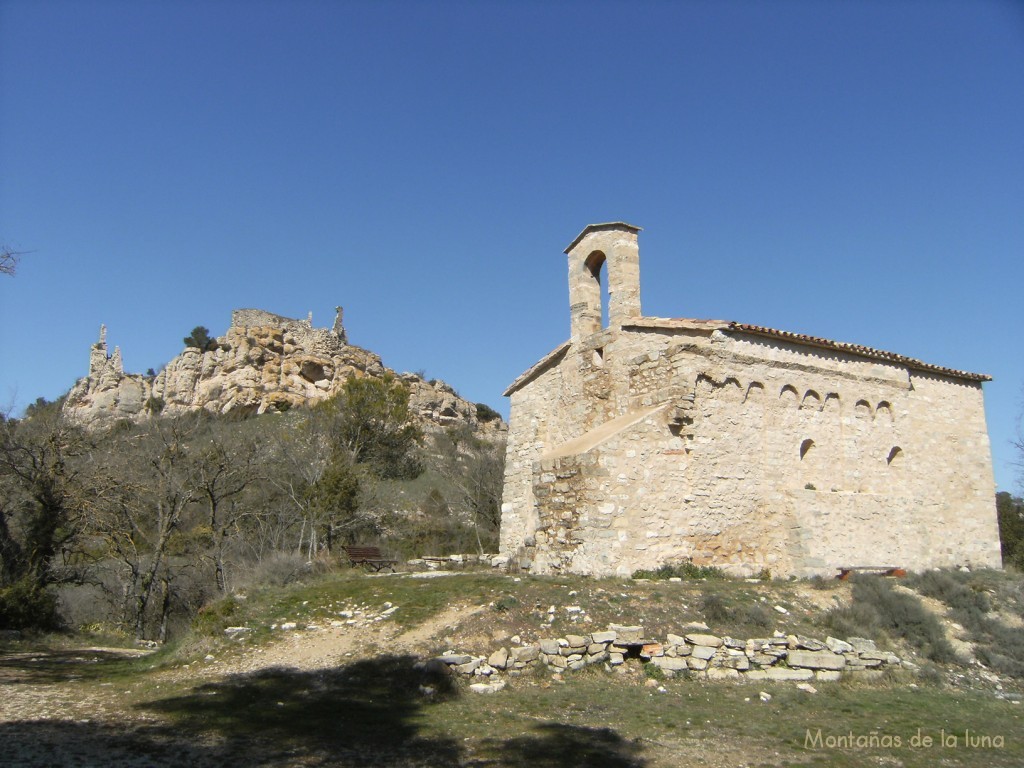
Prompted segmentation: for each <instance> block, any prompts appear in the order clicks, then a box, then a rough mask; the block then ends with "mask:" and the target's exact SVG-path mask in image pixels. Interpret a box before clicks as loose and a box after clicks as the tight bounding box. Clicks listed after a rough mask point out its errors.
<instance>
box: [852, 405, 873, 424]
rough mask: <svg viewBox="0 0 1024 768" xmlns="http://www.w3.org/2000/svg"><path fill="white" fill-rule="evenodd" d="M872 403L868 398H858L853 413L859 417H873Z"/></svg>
mask: <svg viewBox="0 0 1024 768" xmlns="http://www.w3.org/2000/svg"><path fill="white" fill-rule="evenodd" d="M871 414H872V411H871V403H869V402H868V401H867V400H858V401H857V404H856V405H855V406H854V407H853V415H854V416H856V417H857V418H858V419H868V420H870V419H871Z"/></svg>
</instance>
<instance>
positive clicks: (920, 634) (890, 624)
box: [829, 576, 957, 664]
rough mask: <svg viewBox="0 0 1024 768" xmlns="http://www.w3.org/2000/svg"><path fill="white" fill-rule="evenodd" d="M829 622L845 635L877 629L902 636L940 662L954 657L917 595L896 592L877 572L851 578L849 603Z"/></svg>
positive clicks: (952, 660)
mask: <svg viewBox="0 0 1024 768" xmlns="http://www.w3.org/2000/svg"><path fill="white" fill-rule="evenodd" d="M829 623H830V624H831V625H832V626H833V627H834V628H835V629H836V630H837V631H839V632H840V633H841V634H845V635H846V636H847V637H849V636H851V635H863V634H864V633H865V630H870V629H875V630H878V629H880V630H882V631H884V632H885V633H886V634H888V635H889V636H890V637H898V638H902V639H904V640H906V641H907V642H908V643H910V645H912V646H914V647H915V648H917V649H918V650H920V651H921V653H922V654H923V655H924V656H925V658H928V659H930V660H932V661H935V662H938V663H940V664H949V663H953V662H956V661H957V656H956V653H955V652H954V651H953V646H951V645H950V644H949V641H948V640H946V634H945V632H943V630H942V625H941V624H940V623H939V620H938V619H937V618H935V616H933V615H932V614H931V613H929V612H928V611H927V610H926V609H925V607H924V606H923V605H921V601H920V600H919V599H918V598H916V597H914V596H913V595H908V594H904V593H902V592H896V591H895V590H894V589H893V588H892V587H891V586H889V584H888V582H887V581H886V580H885V579H883V578H881V577H878V576H865V577H860V578H857V579H856V580H855V581H854V582H853V605H852V606H851V607H850V608H849V609H836V610H835V611H832V612H831V615H830V616H829Z"/></svg>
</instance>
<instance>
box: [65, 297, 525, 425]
mask: <svg viewBox="0 0 1024 768" xmlns="http://www.w3.org/2000/svg"><path fill="white" fill-rule="evenodd" d="M388 373H390V374H392V375H394V376H396V377H397V378H399V379H400V380H401V381H402V382H403V383H404V384H405V385H406V387H408V389H409V404H410V408H411V410H412V411H413V413H415V414H416V415H417V416H418V417H419V418H420V421H421V423H422V425H423V426H424V427H425V428H427V429H431V428H444V427H449V426H457V425H462V424H465V425H467V426H469V427H471V428H473V429H474V430H476V431H478V432H479V433H481V436H488V435H491V436H494V437H497V436H498V435H499V434H500V433H503V432H504V431H505V429H506V425H505V423H504V421H502V420H501V419H500V418H494V417H493V414H492V413H488V412H484V413H478V408H477V406H476V405H475V404H473V403H470V402H469V401H467V400H464V399H462V398H461V397H459V395H458V394H457V393H456V392H455V390H454V389H452V388H451V387H450V386H448V385H447V384H445V383H444V382H443V381H438V380H431V381H425V380H424V379H423V378H422V377H420V376H418V375H416V374H411V373H403V374H397V373H395V372H394V371H391V370H390V369H388V368H386V367H385V366H384V364H383V363H382V362H381V359H380V357H379V356H378V355H376V354H374V353H373V352H370V351H368V350H366V349H363V348H361V347H357V346H354V345H351V344H349V343H348V338H347V335H346V333H345V328H344V326H343V325H342V311H341V307H338V308H337V316H336V318H335V321H334V326H333V327H332V328H314V327H313V319H312V313H311V314H310V316H309V318H308V319H306V320H295V319H292V318H288V317H281V316H279V315H274V314H271V313H270V312H264V311H263V310H259V309H236V310H234V311H233V312H232V313H231V327H230V328H228V330H227V333H225V334H224V335H223V336H219V337H217V338H216V339H215V340H214V341H213V343H211V344H210V345H209V348H208V349H206V350H202V349H198V348H196V347H187V348H186V349H185V350H184V351H183V352H182V353H181V354H180V355H178V356H177V357H176V358H174V359H173V360H171V361H170V362H169V363H168V364H167V365H166V367H164V369H163V370H161V371H160V372H159V373H157V374H156V375H152V376H149V375H142V374H133V373H125V372H124V366H123V363H122V359H121V350H120V349H119V348H116V347H115V349H114V353H113V354H112V355H111V354H108V351H107V340H106V328H105V327H101V328H100V337H99V340H98V341H97V342H96V343H95V344H93V345H92V349H91V350H90V356H89V375H88V376H86V377H85V378H82V379H80V380H79V381H78V382H77V383H76V384H75V386H74V387H73V388H72V390H71V392H70V393H68V396H67V399H66V401H65V404H64V412H65V414H67V415H68V416H69V417H70V418H72V419H74V420H75V421H77V422H79V423H81V424H85V425H89V426H99V425H101V424H102V423H103V422H106V421H110V420H114V419H130V420H132V421H139V420H141V419H144V418H146V417H148V416H149V415H151V414H153V413H156V412H161V413H164V414H178V413H185V412H188V411H194V410H198V409H200V408H202V409H205V410H207V411H211V412H214V413H222V414H223V413H228V412H229V411H236V412H237V411H238V410H239V409H242V410H243V411H244V412H252V413H265V412H267V411H283V410H287V409H288V408H290V407H291V406H296V405H312V404H314V403H317V402H319V401H321V400H325V399H327V398H329V397H331V396H332V395H334V394H337V393H338V392H339V391H340V390H341V388H342V386H343V385H344V383H345V381H346V379H348V378H349V377H351V376H356V377H360V376H372V377H383V376H384V375H386V374H388Z"/></svg>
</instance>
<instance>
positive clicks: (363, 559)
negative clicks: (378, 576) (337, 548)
mask: <svg viewBox="0 0 1024 768" xmlns="http://www.w3.org/2000/svg"><path fill="white" fill-rule="evenodd" d="M344 549H345V554H346V555H348V563H349V565H351V566H357V565H365V566H366V567H367V568H368V569H369V568H373V570H374V571H376V572H377V573H380V572H381V571H382V570H384V569H385V568H389V569H391V572H392V573H394V572H395V563H397V562H398V561H397V560H391V559H389V558H387V557H384V553H383V552H381V551H380V547H345V548H344Z"/></svg>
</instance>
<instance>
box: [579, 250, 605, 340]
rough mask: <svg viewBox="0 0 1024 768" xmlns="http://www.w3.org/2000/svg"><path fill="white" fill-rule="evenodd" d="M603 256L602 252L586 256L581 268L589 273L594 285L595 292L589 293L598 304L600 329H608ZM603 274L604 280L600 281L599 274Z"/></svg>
mask: <svg viewBox="0 0 1024 768" xmlns="http://www.w3.org/2000/svg"><path fill="white" fill-rule="evenodd" d="M605 261H606V258H605V255H604V253H603V252H602V251H594V252H593V253H592V254H590V255H589V256H587V259H586V261H584V262H583V266H584V267H585V268H586V270H587V271H588V272H589V273H590V276H591V277H592V278H593V280H594V283H595V288H596V290H593V291H592V292H589V291H588V292H589V293H590V294H591V296H593V297H594V298H595V300H596V301H597V302H598V303H599V304H600V308H601V327H602V328H607V327H608V280H607V270H606V269H605V268H604V265H605ZM602 273H605V279H604V280H602V279H601V274H602Z"/></svg>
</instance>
